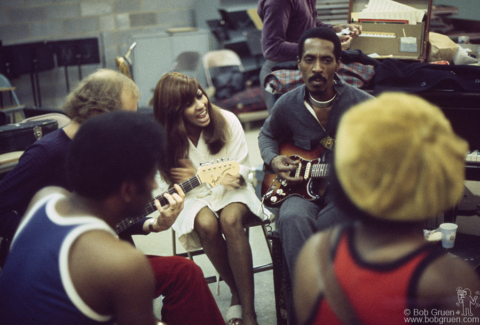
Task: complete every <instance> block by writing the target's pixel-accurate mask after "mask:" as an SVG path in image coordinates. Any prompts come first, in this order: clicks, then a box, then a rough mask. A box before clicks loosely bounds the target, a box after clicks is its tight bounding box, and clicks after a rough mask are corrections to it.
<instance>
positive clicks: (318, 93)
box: [308, 73, 328, 96]
mask: <svg viewBox="0 0 480 325" xmlns="http://www.w3.org/2000/svg"><path fill="white" fill-rule="evenodd" d="M316 79H320V80H322V81H323V83H324V84H325V85H326V84H327V81H328V80H327V78H325V77H324V76H322V75H321V74H319V73H316V74H314V75H313V76H311V77H310V78H308V81H309V82H310V83H312V82H313V81H314V80H316ZM327 89H328V87H327V88H325V89H323V90H322V89H313V90H312V89H309V91H310V94H311V95H313V96H321V95H323V94H325V92H326V91H327Z"/></svg>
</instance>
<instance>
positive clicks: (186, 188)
mask: <svg viewBox="0 0 480 325" xmlns="http://www.w3.org/2000/svg"><path fill="white" fill-rule="evenodd" d="M200 184H202V183H201V182H200V180H199V179H198V177H197V176H193V177H192V178H189V179H187V180H186V181H185V182H183V183H181V184H179V186H180V187H181V188H182V190H183V192H184V193H185V194H187V192H190V191H191V190H193V189H194V188H195V187H197V186H199V185H200ZM166 193H168V194H170V195H172V194H174V193H177V191H175V189H174V188H173V187H172V188H170V189H169V190H168V191H167V192H164V193H162V194H160V195H159V196H157V197H156V198H155V199H153V200H151V201H150V202H149V203H148V204H147V206H146V207H145V213H144V214H142V215H139V216H136V217H132V218H126V219H124V220H122V221H121V222H119V223H118V224H117V226H116V227H115V232H116V233H117V234H119V233H121V232H122V231H124V230H125V229H127V228H129V227H130V226H132V225H133V224H135V223H136V222H138V221H140V220H141V219H143V218H145V217H146V216H148V215H149V214H151V213H153V212H155V211H157V207H156V206H155V200H158V201H160V204H161V205H162V206H164V205H166V204H168V200H167V199H166V198H165V197H164V196H163V195H164V194H166Z"/></svg>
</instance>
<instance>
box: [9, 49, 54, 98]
mask: <svg viewBox="0 0 480 325" xmlns="http://www.w3.org/2000/svg"><path fill="white" fill-rule="evenodd" d="M2 52H3V53H4V54H5V61H6V65H7V75H9V77H11V76H17V75H22V74H27V73H28V74H30V82H31V84H32V93H33V101H34V103H35V106H36V107H41V106H42V96H41V91H40V81H39V79H38V73H39V72H42V71H47V70H52V69H53V68H54V67H55V61H54V59H53V51H52V48H51V47H50V46H49V45H48V43H46V42H36V43H25V44H17V45H8V46H4V47H3V48H2Z"/></svg>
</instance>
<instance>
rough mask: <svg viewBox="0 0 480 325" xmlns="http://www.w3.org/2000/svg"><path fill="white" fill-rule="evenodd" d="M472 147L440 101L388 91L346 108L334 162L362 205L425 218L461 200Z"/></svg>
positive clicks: (376, 212) (388, 214) (399, 217)
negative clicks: (455, 129) (458, 131)
mask: <svg viewBox="0 0 480 325" xmlns="http://www.w3.org/2000/svg"><path fill="white" fill-rule="evenodd" d="M467 150H468V144H467V143H466V142H465V141H464V140H463V139H461V138H459V137H458V136H457V135H456V134H455V133H454V132H453V129H452V127H451V125H450V122H449V121H448V120H447V119H446V118H445V116H444V115H443V113H442V111H441V110H440V109H439V108H438V107H436V106H434V105H432V104H430V103H428V102H427V101H425V100H423V99H421V98H419V97H417V96H413V95H407V94H401V93H385V94H382V95H381V96H379V97H378V98H377V99H372V100H369V101H366V102H363V103H361V104H359V105H357V106H355V107H353V108H351V109H350V110H349V111H347V112H346V113H345V114H344V116H343V117H342V119H341V121H340V125H339V128H338V133H337V139H336V148H335V163H334V166H335V170H336V173H337V177H338V181H339V183H340V185H341V187H342V188H343V190H344V192H345V193H346V195H347V196H348V197H349V199H350V200H351V201H352V202H353V204H354V205H356V206H357V207H358V208H359V209H360V210H362V211H364V212H367V213H368V214H370V215H371V216H374V217H376V218H380V219H385V220H391V221H421V220H424V219H427V218H430V217H433V216H436V215H438V214H439V213H441V212H444V211H445V210H447V209H448V208H451V207H453V206H455V204H456V203H457V202H458V201H459V200H460V198H461V196H462V193H463V188H464V168H465V155H466V153H467Z"/></svg>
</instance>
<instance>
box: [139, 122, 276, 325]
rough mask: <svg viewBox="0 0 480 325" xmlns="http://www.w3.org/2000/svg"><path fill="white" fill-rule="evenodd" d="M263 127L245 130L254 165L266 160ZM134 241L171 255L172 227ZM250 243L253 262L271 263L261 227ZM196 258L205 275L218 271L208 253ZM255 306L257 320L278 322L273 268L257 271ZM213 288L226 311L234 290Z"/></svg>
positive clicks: (148, 251) (252, 231)
mask: <svg viewBox="0 0 480 325" xmlns="http://www.w3.org/2000/svg"><path fill="white" fill-rule="evenodd" d="M259 131H260V129H259V127H255V126H252V128H251V130H250V131H248V132H246V134H245V135H246V138H247V143H248V147H249V155H250V164H251V166H259V165H261V164H262V163H263V161H262V158H261V156H260V152H259V150H258V144H257V136H258V132H259ZM135 243H136V245H137V247H138V248H139V249H140V250H142V251H143V252H145V253H146V254H154V255H163V256H169V255H172V251H173V250H172V234H171V230H167V231H165V232H162V233H158V234H150V235H148V236H136V237H135ZM250 245H251V247H252V254H253V264H254V265H264V264H268V263H271V261H272V260H271V258H270V254H269V251H268V247H267V244H266V241H265V237H264V235H263V232H262V229H261V227H253V228H251V229H250ZM177 250H179V251H180V252H184V250H183V248H182V247H181V245H180V243H179V242H178V241H177ZM194 261H195V262H196V263H197V264H198V265H200V267H201V268H202V270H203V272H204V274H205V276H212V275H215V274H216V272H215V269H214V268H213V266H212V264H211V263H210V261H209V260H208V258H207V257H206V255H200V256H196V257H194ZM254 277H255V308H256V311H257V317H258V323H259V324H262V325H273V324H276V316H275V298H274V293H273V292H274V291H273V274H272V271H271V270H270V271H265V272H261V273H256V274H255V276H254ZM210 289H211V290H212V293H213V294H214V297H215V299H216V301H217V303H218V306H219V308H220V311H221V312H222V314H224V315H225V313H226V311H227V308H228V307H229V306H230V299H231V294H230V291H229V289H228V286H227V285H226V284H225V283H224V282H223V281H222V282H220V287H219V289H220V294H219V295H217V294H216V292H217V284H216V283H212V284H210ZM155 306H156V308H155V310H156V312H158V311H159V309H160V307H159V306H160V305H159V301H155Z"/></svg>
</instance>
